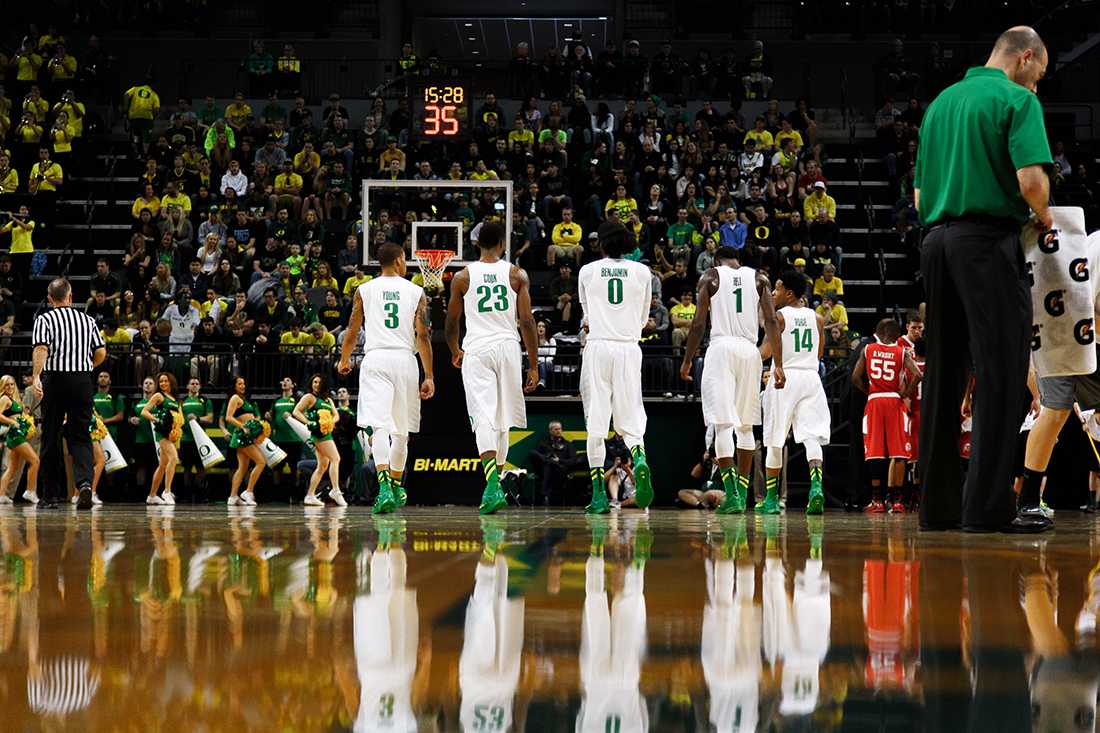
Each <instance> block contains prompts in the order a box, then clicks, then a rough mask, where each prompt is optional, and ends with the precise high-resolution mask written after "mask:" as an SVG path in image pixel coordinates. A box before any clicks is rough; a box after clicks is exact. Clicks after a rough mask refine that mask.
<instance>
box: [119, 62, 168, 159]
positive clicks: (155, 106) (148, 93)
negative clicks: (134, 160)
mask: <svg viewBox="0 0 1100 733" xmlns="http://www.w3.org/2000/svg"><path fill="white" fill-rule="evenodd" d="M151 81H152V79H150V78H148V77H146V79H145V82H144V83H142V84H138V85H137V86H133V87H130V88H129V89H127V90H126V93H125V94H123V95H122V111H123V112H124V113H125V114H126V121H127V124H128V125H129V126H130V139H131V140H132V141H133V143H134V145H135V146H136V147H137V149H138V152H140V153H144V152H145V146H146V145H148V144H149V138H150V136H151V135H152V133H153V120H155V119H156V118H157V115H158V114H160V97H159V96H157V93H156V92H155V91H153V87H151V86H150V85H149V83H150V82H151Z"/></svg>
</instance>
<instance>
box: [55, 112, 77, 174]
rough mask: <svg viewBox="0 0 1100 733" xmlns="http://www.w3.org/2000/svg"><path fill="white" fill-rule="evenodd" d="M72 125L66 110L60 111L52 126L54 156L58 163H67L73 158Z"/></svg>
mask: <svg viewBox="0 0 1100 733" xmlns="http://www.w3.org/2000/svg"><path fill="white" fill-rule="evenodd" d="M75 137H76V135H75V134H74V133H73V128H72V126H70V125H69V115H68V114H66V113H65V112H60V113H58V115H57V117H56V118H55V119H54V121H53V127H51V128H50V142H51V143H53V157H54V160H56V161H57V162H58V164H61V163H66V162H68V161H69V160H70V159H71V157H70V156H71V155H72V152H73V138H75Z"/></svg>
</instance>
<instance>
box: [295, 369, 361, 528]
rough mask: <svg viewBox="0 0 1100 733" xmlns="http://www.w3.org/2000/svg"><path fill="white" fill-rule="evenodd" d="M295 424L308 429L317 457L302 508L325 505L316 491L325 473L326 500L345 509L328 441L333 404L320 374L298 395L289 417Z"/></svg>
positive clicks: (332, 446) (334, 416)
mask: <svg viewBox="0 0 1100 733" xmlns="http://www.w3.org/2000/svg"><path fill="white" fill-rule="evenodd" d="M291 414H292V415H293V416H294V419H296V420H297V421H298V422H300V423H302V424H303V425H305V426H306V427H307V428H309V436H310V437H309V442H310V444H311V445H312V446H313V450H314V452H315V453H316V454H317V468H315V469H313V475H312V476H310V477H309V491H307V492H306V498H305V501H304V502H303V503H304V504H305V505H306V506H324V505H325V502H323V501H321V500H320V499H318V498H317V487H318V486H319V485H320V483H321V479H323V478H324V477H325V472H326V471H327V472H328V480H329V484H331V487H330V488H329V492H328V495H329V497H330V498H331V499H332V500H333V501H334V502H336V505H337V506H347V505H348V503H347V501H345V500H344V495H343V494H342V493H341V492H340V454H339V452H337V450H336V443H334V442H333V440H332V429H333V428H334V427H335V425H336V420H337V414H336V404H335V403H333V401H332V393H331V392H330V391H329V387H328V381H327V380H326V379H325V378H324V377H322V376H321V375H320V374H314V375H313V376H312V377H310V378H309V391H308V392H306V393H305V394H304V395H302V399H300V400H298V404H296V405H295V406H294V412H293V413H291Z"/></svg>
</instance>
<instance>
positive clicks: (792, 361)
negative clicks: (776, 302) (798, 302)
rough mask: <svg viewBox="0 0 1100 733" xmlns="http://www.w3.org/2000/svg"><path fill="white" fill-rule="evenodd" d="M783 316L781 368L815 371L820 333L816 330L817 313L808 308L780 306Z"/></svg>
mask: <svg viewBox="0 0 1100 733" xmlns="http://www.w3.org/2000/svg"><path fill="white" fill-rule="evenodd" d="M779 314H780V315H781V316H783V369H784V370H787V369H812V370H813V371H815V372H816V371H817V364H818V359H817V353H818V347H819V345H820V343H821V334H820V333H818V330H817V314H816V313H814V312H813V311H812V310H810V309H809V308H794V307H791V306H787V307H786V308H780V309H779Z"/></svg>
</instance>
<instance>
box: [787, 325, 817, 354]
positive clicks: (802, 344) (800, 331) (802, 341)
mask: <svg viewBox="0 0 1100 733" xmlns="http://www.w3.org/2000/svg"><path fill="white" fill-rule="evenodd" d="M791 335H792V336H794V353H796V354H797V353H799V352H802V351H813V350H814V337H813V331H812V330H810V329H808V328H796V329H794V330H793V331H791Z"/></svg>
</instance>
